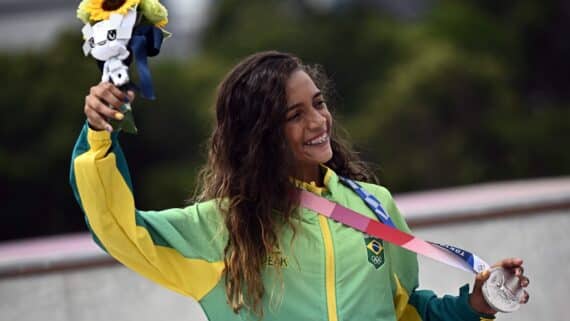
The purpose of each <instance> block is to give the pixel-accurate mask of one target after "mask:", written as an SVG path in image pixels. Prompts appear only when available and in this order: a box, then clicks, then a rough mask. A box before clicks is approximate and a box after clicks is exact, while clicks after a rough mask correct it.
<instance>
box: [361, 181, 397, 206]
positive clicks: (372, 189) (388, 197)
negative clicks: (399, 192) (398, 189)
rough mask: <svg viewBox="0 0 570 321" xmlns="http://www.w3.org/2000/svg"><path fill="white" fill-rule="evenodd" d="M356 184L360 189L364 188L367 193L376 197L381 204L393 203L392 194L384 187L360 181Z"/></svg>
mask: <svg viewBox="0 0 570 321" xmlns="http://www.w3.org/2000/svg"><path fill="white" fill-rule="evenodd" d="M358 184H359V185H360V186H362V188H364V189H365V190H366V191H367V192H368V193H370V194H372V195H374V196H376V197H377V198H378V199H379V200H380V201H381V202H383V201H388V202H394V199H393V197H392V193H391V192H390V191H389V190H388V188H386V187H385V186H382V185H377V184H373V183H367V182H360V181H359V182H358Z"/></svg>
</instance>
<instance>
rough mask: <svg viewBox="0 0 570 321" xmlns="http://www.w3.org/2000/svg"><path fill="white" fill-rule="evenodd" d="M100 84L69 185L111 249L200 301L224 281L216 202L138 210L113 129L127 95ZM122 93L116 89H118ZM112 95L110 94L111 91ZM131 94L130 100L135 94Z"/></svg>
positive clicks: (222, 239) (75, 154)
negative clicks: (113, 120)
mask: <svg viewBox="0 0 570 321" xmlns="http://www.w3.org/2000/svg"><path fill="white" fill-rule="evenodd" d="M115 89H117V88H115V87H114V86H109V85H108V84H100V85H98V86H96V87H94V88H92V90H91V92H90V95H89V96H87V98H86V106H85V113H86V115H87V117H88V122H89V124H90V125H91V126H92V127H93V128H90V127H89V126H88V125H87V124H86V125H85V126H84V128H83V130H82V131H81V134H80V136H79V138H78V140H77V143H76V145H75V148H74V151H73V155H72V163H71V175H70V182H71V185H72V188H73V191H74V194H75V197H76V199H77V201H78V202H79V204H80V206H81V208H82V209H83V211H84V213H85V215H86V220H87V223H88V226H89V228H90V230H91V232H92V234H93V236H94V239H95V240H96V241H97V242H98V244H99V245H100V246H101V247H102V248H103V249H104V250H105V251H107V253H109V254H110V255H112V256H113V257H114V258H116V259H117V260H118V261H120V262H121V263H123V264H124V265H126V266H127V267H129V268H131V269H133V270H135V271H136V272H138V273H140V274H142V275H144V276H145V277H147V278H149V279H151V280H153V281H155V282H157V283H159V284H161V285H163V286H165V287H167V288H169V289H172V290H174V291H176V292H179V293H181V294H184V295H187V296H191V297H193V298H194V299H196V300H200V299H201V298H202V297H204V296H205V295H206V294H207V293H208V292H209V291H210V290H211V289H212V288H213V287H214V286H215V285H216V284H217V283H218V281H219V280H220V278H221V274H222V271H223V256H222V254H223V245H224V244H225V235H224V234H223V233H220V229H219V222H220V217H219V213H218V211H217V210H216V206H215V204H214V202H213V201H210V202H205V203H199V204H194V205H192V206H189V207H187V208H183V209H169V210H164V211H139V210H137V209H136V208H135V201H134V198H133V193H132V183H131V179H130V174H129V171H128V168H127V162H126V160H125V157H124V155H123V152H122V150H121V147H120V146H119V143H118V133H112V134H111V133H110V132H109V131H101V130H96V129H108V128H107V126H108V125H109V124H108V123H107V121H106V120H105V119H106V118H109V117H114V115H115V113H116V110H114V109H112V108H109V107H107V106H106V104H107V103H108V104H111V105H112V106H114V107H118V106H117V105H120V104H121V103H122V100H123V99H124V97H122V96H121V95H120V94H122V93H120V91H119V93H117V92H116V91H115ZM117 90H118V89H117ZM110 95H112V97H111V96H110ZM131 98H132V97H131Z"/></svg>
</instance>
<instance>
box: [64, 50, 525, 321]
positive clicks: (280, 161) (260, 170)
mask: <svg viewBox="0 0 570 321" xmlns="http://www.w3.org/2000/svg"><path fill="white" fill-rule="evenodd" d="M320 79H323V78H322V77H321V75H320V74H319V73H318V72H316V71H315V70H314V69H312V68H310V67H307V66H305V65H303V64H302V62H301V61H300V60H299V59H298V58H296V57H294V56H292V55H289V54H285V53H280V52H262V53H258V54H254V55H252V56H250V57H247V58H246V59H245V60H243V61H242V62H241V63H239V64H238V65H237V66H236V67H235V68H234V69H233V70H232V71H231V72H230V73H229V74H228V75H227V76H226V78H225V79H224V80H223V81H222V83H221V84H220V86H219V88H218V95H217V101H216V124H215V128H214V131H213V133H212V136H211V140H210V148H209V155H208V162H207V164H206V166H205V167H204V169H203V171H202V175H201V178H202V180H201V183H202V185H201V186H202V190H201V191H202V193H201V195H200V197H199V200H198V202H197V203H195V204H194V205H191V206H189V207H186V208H180V209H167V210H163V211H141V210H138V209H137V208H136V207H135V202H134V199H133V196H132V191H131V189H132V185H131V180H130V174H129V172H128V169H127V163H126V161H125V158H124V156H123V153H122V151H121V147H120V146H119V142H118V133H116V132H112V131H113V129H112V128H111V127H110V125H109V123H108V122H107V119H110V118H115V119H121V118H122V115H121V114H120V113H118V112H117V110H116V109H115V108H118V107H120V105H121V104H122V103H123V101H124V100H125V99H129V100H132V99H133V98H134V95H133V94H132V93H129V94H128V96H127V95H125V94H123V93H122V92H121V91H120V90H118V89H117V88H115V87H114V86H112V85H111V84H109V83H101V84H99V85H97V86H94V87H92V88H91V91H90V93H89V95H88V96H87V97H86V99H85V109H84V110H85V114H86V115H87V120H88V125H86V126H85V127H84V128H83V131H82V132H81V135H80V136H79V139H78V141H77V144H76V146H75V150H74V152H73V161H72V169H71V184H72V186H73V188H74V192H75V196H76V198H77V200H78V201H79V203H80V205H81V207H82V209H83V210H84V212H85V214H86V217H87V221H88V224H89V226H90V229H91V231H92V233H93V236H94V238H95V240H96V242H98V244H99V245H100V246H101V247H102V248H103V249H104V250H105V251H107V252H108V253H109V254H110V255H112V256H113V257H115V258H116V259H117V260H119V261H120V262H121V263H123V264H124V265H126V266H128V267H129V268H131V269H133V270H135V271H137V272H138V273H140V274H142V275H144V276H146V277H148V278H150V279H151V280H153V281H155V282H157V283H159V284H161V285H163V286H165V287H167V288H170V289H172V290H174V291H177V292H179V293H181V294H183V295H187V296H191V297H192V298H194V299H196V300H197V301H198V302H199V303H200V304H201V306H202V308H203V309H204V311H205V313H206V314H207V316H208V318H209V319H210V320H212V321H215V320H243V319H251V320H255V319H260V318H262V319H264V320H329V321H335V320H477V321H479V320H483V319H492V318H493V315H494V314H495V311H493V310H492V309H491V308H490V307H489V306H488V305H487V304H486V303H485V301H484V299H483V297H482V294H481V285H482V282H483V281H484V280H485V278H486V277H488V273H483V274H481V275H479V276H478V277H477V279H476V282H475V287H474V290H473V292H472V293H471V294H469V292H468V286H465V287H463V288H462V289H461V291H460V296H458V297H454V296H445V297H443V298H437V297H435V295H434V293H433V292H431V291H427V290H417V287H418V266H417V260H416V256H415V255H414V254H412V253H411V252H408V251H407V250H403V249H401V248H399V247H397V246H394V245H392V244H389V243H385V242H383V241H382V240H379V239H375V238H373V237H369V236H368V235H365V234H363V233H362V232H359V231H357V230H354V229H352V228H350V227H347V226H345V225H342V224H340V223H337V222H335V221H332V220H329V219H328V218H326V217H325V216H322V215H319V214H318V213H315V212H313V211H310V210H307V209H304V208H302V207H299V206H298V205H299V203H298V202H299V201H298V197H297V195H298V193H297V192H296V191H298V189H299V188H301V189H305V190H307V191H309V192H312V193H315V194H318V195H321V196H322V197H325V198H327V199H329V200H331V201H333V202H336V203H339V204H341V205H343V206H345V207H349V208H351V209H353V210H355V211H357V212H360V213H362V214H364V215H367V216H369V217H370V218H374V217H375V216H374V214H373V213H372V212H371V210H370V209H369V208H368V207H367V206H366V204H365V203H364V202H363V201H362V199H361V198H360V197H359V196H358V195H357V194H356V193H355V192H353V191H352V190H351V189H350V188H348V187H347V186H345V185H344V184H342V183H341V182H340V181H339V176H344V177H348V178H351V179H354V180H358V181H360V182H361V185H362V186H363V187H364V188H365V189H366V190H367V191H368V192H369V193H372V194H373V195H375V196H376V197H377V198H378V199H379V200H380V202H381V203H382V204H383V205H384V207H385V208H386V210H387V211H388V212H389V215H390V216H391V219H392V220H393V222H394V223H395V225H396V226H397V228H399V229H401V230H403V231H406V232H410V231H409V229H408V226H407V225H406V222H405V221H404V218H403V217H402V216H401V215H400V213H399V212H398V209H397V208H396V206H395V204H394V201H393V200H392V197H391V195H390V193H389V192H388V190H386V189H385V188H383V187H381V186H379V185H376V184H374V182H375V178H374V175H373V174H372V172H371V171H370V170H369V169H368V168H367V167H366V166H365V165H364V164H363V163H362V162H361V161H360V160H359V159H358V157H357V156H356V154H355V153H354V152H353V151H352V150H351V149H350V148H349V147H348V146H347V145H346V144H345V143H344V142H343V141H341V140H340V139H339V138H338V137H337V136H336V134H335V130H334V122H333V117H332V116H331V114H330V111H329V109H328V107H327V105H326V100H325V93H324V92H322V91H321V88H319V86H318V84H319V83H320V82H319V80H320ZM315 82H316V83H315ZM322 89H324V88H322ZM499 265H502V266H503V267H505V268H508V269H512V270H513V271H514V272H515V273H516V274H517V275H518V276H519V278H520V283H521V285H522V286H526V285H527V284H528V279H527V278H526V277H525V276H523V274H522V261H521V260H520V259H507V260H504V261H502V262H500V263H499ZM526 300H528V295H527V294H526V293H525V297H524V298H523V301H524V302H526Z"/></svg>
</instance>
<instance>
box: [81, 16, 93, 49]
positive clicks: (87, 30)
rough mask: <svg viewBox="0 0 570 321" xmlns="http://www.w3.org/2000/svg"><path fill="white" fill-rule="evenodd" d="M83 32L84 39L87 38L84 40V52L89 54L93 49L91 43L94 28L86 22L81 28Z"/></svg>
mask: <svg viewBox="0 0 570 321" xmlns="http://www.w3.org/2000/svg"><path fill="white" fill-rule="evenodd" d="M81 33H82V34H83V40H85V41H84V42H83V54H84V55H86V56H88V55H89V52H91V49H93V48H92V47H91V44H90V43H89V42H90V40H91V38H92V37H93V28H91V25H90V24H88V23H86V24H85V25H84V26H83V28H81ZM91 41H92V40H91Z"/></svg>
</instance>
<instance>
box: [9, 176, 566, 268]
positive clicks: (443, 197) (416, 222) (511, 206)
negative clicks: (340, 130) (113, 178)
mask: <svg viewBox="0 0 570 321" xmlns="http://www.w3.org/2000/svg"><path fill="white" fill-rule="evenodd" d="M395 199H396V203H397V204H398V207H399V208H400V211H401V212H402V213H403V214H404V215H405V216H406V218H407V220H408V223H409V224H410V226H412V227H422V226H437V225H442V224H449V223H457V222H465V221H472V220H487V219H489V218H497V217H504V216H508V215H534V214H538V213H541V214H542V215H543V214H544V212H552V213H563V212H564V211H558V210H561V209H569V208H570V177H561V178H550V179H536V180H526V181H516V182H506V183H488V184H479V185H472V186H464V187H457V188H447V189H441V190H432V191H426V192H414V193H405V194H399V195H395ZM556 211H557V212H556ZM109 264H116V261H115V260H114V259H112V258H111V257H110V256H108V255H107V254H106V253H105V252H103V251H102V250H100V249H99V248H98V247H97V245H95V243H94V242H93V241H92V239H91V236H90V235H89V234H88V233H79V234H71V235H63V236H54V237H46V238H39V239H30V240H23V241H15V242H7V243H3V244H0V278H6V277H16V276H24V275H29V274H38V273H47V272H57V271H62V270H69V269H79V268H88V267H95V266H101V265H109Z"/></svg>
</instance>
